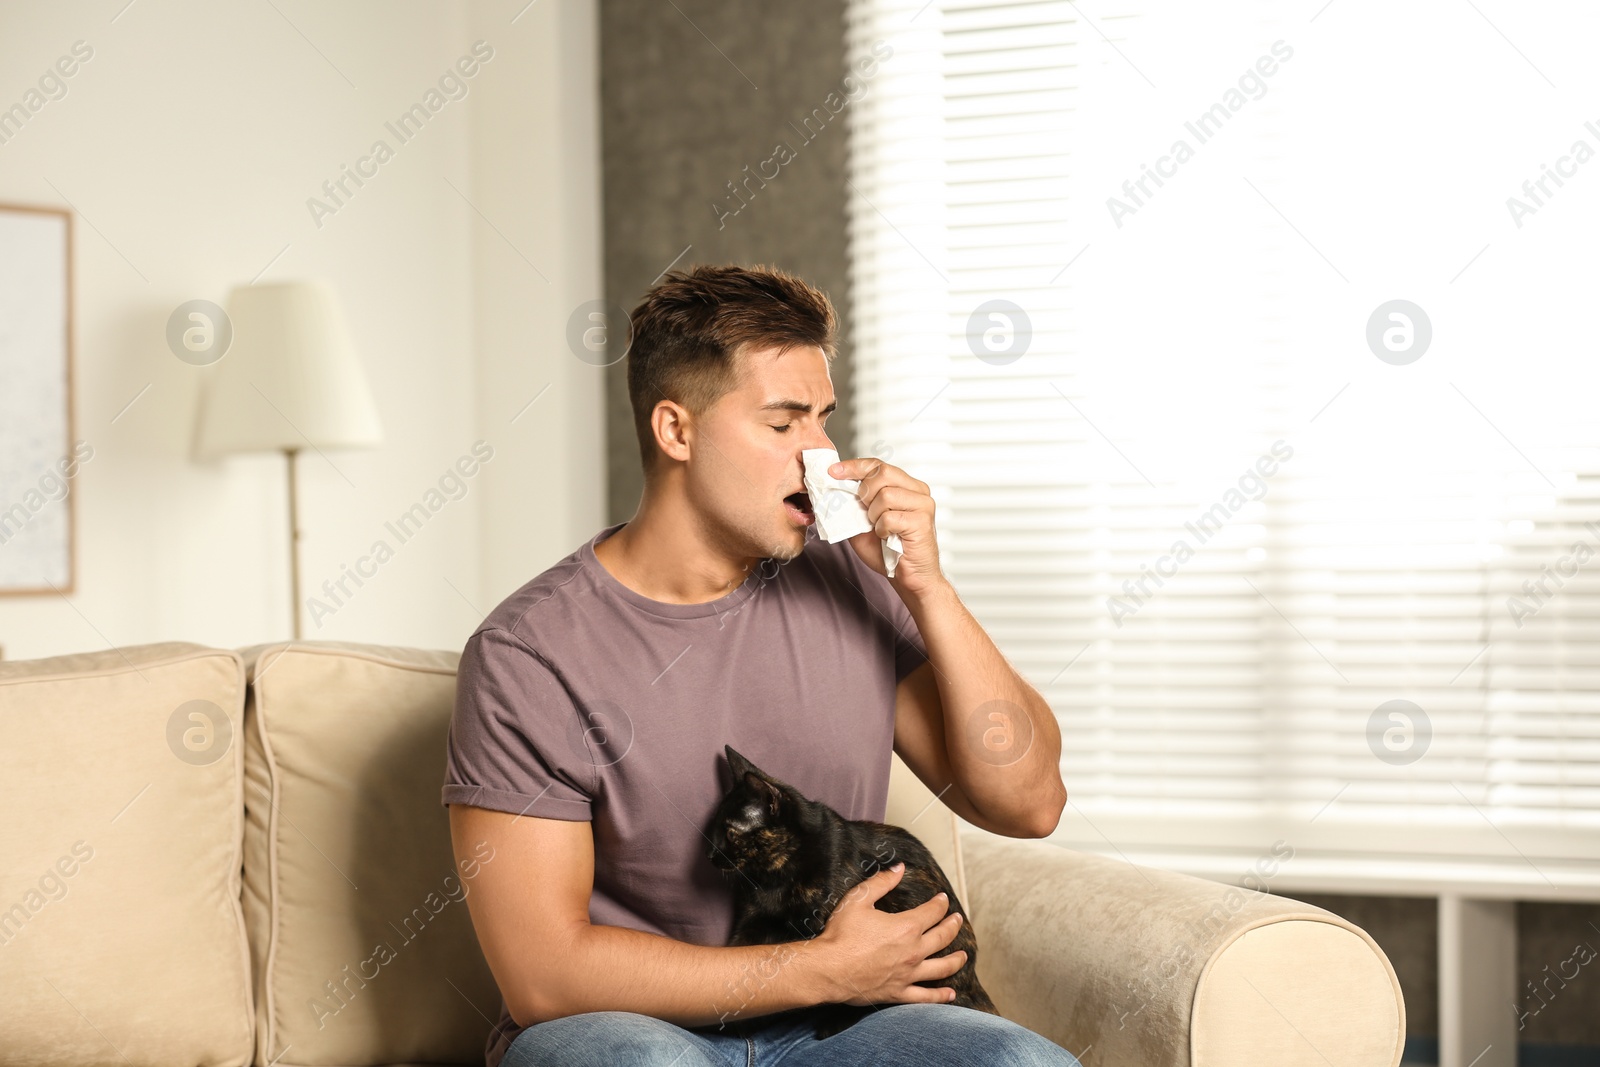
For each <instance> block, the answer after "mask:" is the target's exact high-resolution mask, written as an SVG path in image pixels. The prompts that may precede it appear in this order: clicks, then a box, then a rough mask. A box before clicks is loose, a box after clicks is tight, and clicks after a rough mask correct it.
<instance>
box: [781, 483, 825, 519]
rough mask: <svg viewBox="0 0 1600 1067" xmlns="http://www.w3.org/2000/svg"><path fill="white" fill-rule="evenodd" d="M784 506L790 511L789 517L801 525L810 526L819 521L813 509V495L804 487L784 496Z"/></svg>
mask: <svg viewBox="0 0 1600 1067" xmlns="http://www.w3.org/2000/svg"><path fill="white" fill-rule="evenodd" d="M783 506H784V508H785V509H786V510H787V511H788V512H789V518H790V519H792V520H794V521H795V522H797V523H799V524H800V525H801V526H810V525H811V524H812V523H814V522H816V521H817V516H816V513H815V512H814V511H812V510H811V497H810V495H809V494H807V493H806V491H805V490H804V489H802V490H800V491H799V492H797V493H790V494H789V495H788V496H786V497H784V498H783Z"/></svg>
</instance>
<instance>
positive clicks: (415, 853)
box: [241, 642, 500, 1067]
mask: <svg viewBox="0 0 1600 1067" xmlns="http://www.w3.org/2000/svg"><path fill="white" fill-rule="evenodd" d="M241 653H242V654H243V657H244V661H245V664H246V666H247V667H248V668H249V670H250V676H251V680H252V685H251V691H250V699H249V701H248V703H247V705H246V709H245V770H246V788H245V812H246V829H245V868H244V883H245V885H244V906H245V915H246V917H247V920H248V922H249V926H250V943H251V946H252V949H253V950H254V968H255V989H256V1021H257V1026H256V1034H257V1036H256V1046H257V1052H256V1054H257V1061H256V1062H257V1063H262V1064H265V1063H269V1062H271V1063H275V1064H277V1065H279V1067H295V1065H319V1067H320V1065H339V1067H358V1065H368V1064H398V1063H470V1064H481V1063H482V1062H483V1055H484V1044H485V1040H486V1038H487V1037H488V1033H489V1030H490V1028H491V1027H492V1025H493V1022H492V1020H493V1019H494V1018H496V1017H497V1016H498V1013H499V1009H500V994H499V990H498V988H497V987H496V986H495V982H494V977H493V975H492V974H491V973H490V971H489V967H488V965H487V964H486V963H485V962H484V960H483V955H482V953H481V952H480V950H479V948H478V942H477V938H476V936H475V935H474V933H473V928H472V922H471V917H470V916H469V914H468V912H467V906H466V896H467V894H468V893H470V892H471V889H472V878H473V877H474V876H475V875H476V874H477V871H478V868H477V866H476V865H475V864H476V862H477V861H475V860H472V859H470V858H469V859H467V860H464V861H463V862H464V863H466V864H468V866H467V867H465V868H462V869H458V868H457V865H456V862H455V860H454V857H453V854H452V851H451V845H450V824H449V814H448V812H447V811H446V810H445V809H444V808H443V807H442V806H440V804H439V786H440V783H441V782H442V781H443V776H444V761H445V741H446V736H447V734H448V731H449V725H450V711H451V707H452V705H453V703H454V699H455V680H456V663H457V660H458V659H459V654H458V653H456V652H431V651H421V650H417V649H404V648H390V647H385V646H376V645H359V644H347V643H342V642H296V643H294V644H292V645H283V644H278V645H262V646H255V647H253V648H248V649H242V650H241ZM480 858H481V859H482V861H483V862H493V856H492V851H491V852H490V853H489V854H488V855H487V856H481V857H480Z"/></svg>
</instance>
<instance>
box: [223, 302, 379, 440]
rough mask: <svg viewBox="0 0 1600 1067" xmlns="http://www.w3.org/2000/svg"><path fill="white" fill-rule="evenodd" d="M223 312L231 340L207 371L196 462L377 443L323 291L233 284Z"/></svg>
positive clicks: (356, 371) (372, 411) (369, 406)
mask: <svg viewBox="0 0 1600 1067" xmlns="http://www.w3.org/2000/svg"><path fill="white" fill-rule="evenodd" d="M227 312H228V319H229V321H230V323H231V324H232V328H233V342H232V344H231V345H230V346H229V348H228V350H227V351H226V352H225V353H224V355H223V356H222V358H221V360H219V361H218V362H217V363H216V364H215V365H214V366H212V367H211V368H210V376H209V379H208V380H207V382H206V390H205V395H204V398H203V400H202V402H201V408H200V419H199V425H198V428H197V431H196V435H195V452H196V454H197V456H199V457H200V458H202V459H210V458H214V457H216V456H221V455H225V454H227V453H230V452H259V451H269V450H270V451H279V450H283V449H299V448H356V447H363V446H369V445H377V444H381V443H382V442H383V428H382V426H381V425H380V424H379V422H378V409H377V406H376V405H375V404H374V403H373V402H372V391H371V389H369V388H368V386H367V376H366V373H365V371H364V370H363V369H362V366H361V359H360V357H359V356H358V355H357V354H356V351H355V347H354V346H353V345H352V344H351V343H350V334H349V331H348V330H347V329H346V328H345V323H344V316H343V314H342V313H341V312H340V310H339V302H338V298H337V297H336V295H335V293H334V291H333V287H332V286H331V285H329V284H328V283H327V282H325V281H321V280H315V279H308V280H300V281H287V282H268V283H264V284H261V285H241V286H238V287H236V288H235V289H234V290H233V292H232V293H230V294H229V296H228V308H227Z"/></svg>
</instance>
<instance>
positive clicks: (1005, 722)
mask: <svg viewBox="0 0 1600 1067" xmlns="http://www.w3.org/2000/svg"><path fill="white" fill-rule="evenodd" d="M891 581H893V579H891ZM900 596H901V599H902V600H903V601H904V602H905V605H906V607H907V608H908V609H909V610H910V612H911V617H912V619H914V620H915V621H916V624H917V630H918V631H919V632H920V633H921V635H922V640H923V644H924V645H926V646H927V649H928V662H926V663H924V664H922V665H921V666H920V667H918V668H917V669H916V670H914V671H912V672H911V673H910V674H908V675H906V676H905V677H904V678H902V679H901V680H900V684H899V686H898V687H897V688H896V690H895V714H894V749H895V751H896V752H897V753H899V754H900V758H901V759H902V760H904V761H905V764H906V766H907V767H909V768H911V770H912V771H913V772H914V773H915V774H916V775H917V777H918V778H921V779H922V780H923V782H925V783H927V785H928V788H930V789H932V790H933V791H934V792H935V793H938V794H939V795H940V796H939V799H941V800H942V801H944V803H945V804H946V805H947V806H948V807H949V808H950V810H951V811H954V812H955V813H956V814H957V815H959V816H961V817H962V818H963V819H966V820H967V821H968V822H970V823H972V824H973V825H974V826H978V827H982V828H983V829H985V830H989V831H991V832H993V833H997V834H1004V835H1005V836H1007V837H1046V836H1048V835H1049V834H1050V832H1051V831H1053V830H1054V829H1055V828H1056V824H1057V823H1058V822H1060V821H1061V812H1062V809H1063V808H1064V807H1065V806H1066V802H1067V790H1066V787H1065V786H1064V785H1063V784H1062V782H1061V766H1060V765H1061V729H1060V727H1059V726H1058V725H1057V724H1056V717H1055V713H1054V712H1053V711H1052V710H1051V709H1050V705H1049V703H1048V702H1047V701H1046V700H1045V699H1044V697H1043V696H1042V695H1041V694H1040V693H1039V691H1038V690H1036V689H1034V688H1033V686H1031V685H1029V684H1028V682H1027V681H1026V680H1025V679H1024V678H1023V677H1022V676H1021V675H1020V674H1018V673H1017V672H1016V670H1015V669H1013V668H1012V666H1011V664H1010V663H1008V662H1007V661H1006V658H1005V656H1004V655H1003V654H1002V653H1001V652H1000V650H999V649H998V648H996V647H995V644H994V642H993V641H992V640H990V638H989V635H988V634H987V633H985V632H984V629H983V627H982V626H980V625H979V624H978V620H977V619H975V618H973V616H972V613H971V612H970V611H968V610H967V606H966V605H965V604H963V603H961V598H960V597H959V596H957V595H956V591H955V587H954V586H952V585H951V584H950V583H949V582H947V581H946V582H942V583H935V584H933V585H932V586H930V587H929V588H928V589H926V590H924V591H922V592H918V593H907V592H905V591H900Z"/></svg>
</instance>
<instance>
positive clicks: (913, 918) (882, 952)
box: [813, 863, 967, 1005]
mask: <svg viewBox="0 0 1600 1067" xmlns="http://www.w3.org/2000/svg"><path fill="white" fill-rule="evenodd" d="M904 873H905V865H904V864H903V863H897V864H895V865H894V866H893V867H890V868H888V869H887V870H882V871H879V872H878V873H876V874H874V875H872V876H871V877H869V878H867V879H866V880H865V881H863V882H861V883H860V884H858V885H856V886H854V887H853V888H852V889H851V890H850V892H848V893H846V894H845V897H844V899H843V900H842V901H840V902H839V906H838V907H836V908H835V909H834V910H833V914H832V915H831V916H829V917H828V925H827V926H826V927H825V928H824V929H823V931H822V933H821V934H818V935H817V937H816V938H815V939H814V940H813V944H815V945H816V946H817V948H818V949H819V950H820V953H819V955H821V957H822V960H823V966H822V968H821V970H822V972H823V974H824V975H825V976H826V977H827V979H828V980H830V981H831V982H832V983H833V986H834V995H833V996H830V997H829V998H828V1000H827V1001H825V1003H842V1004H859V1005H867V1004H915V1003H927V1004H947V1003H949V1002H950V1001H952V1000H954V999H955V997H956V992H955V990H954V989H952V988H951V987H949V986H937V987H929V986H921V985H917V984H916V983H917V982H925V981H928V980H930V979H933V980H937V979H940V978H949V977H950V976H951V975H953V974H955V973H956V972H957V971H959V970H960V969H961V968H962V966H963V965H964V964H965V963H966V962H967V954H966V953H965V952H962V951H960V950H957V951H955V952H952V953H950V954H949V955H946V956H937V957H934V958H933V959H929V958H928V957H929V956H930V955H931V954H932V953H935V952H938V951H939V950H941V949H943V948H945V947H947V946H948V945H949V944H950V942H951V941H953V940H954V939H955V936H956V932H957V931H958V930H959V929H960V928H961V913H960V912H950V913H949V914H946V912H948V911H949V908H950V901H949V899H948V898H947V897H946V896H945V894H943V893H940V894H939V895H938V896H936V897H933V898H932V899H930V900H926V901H924V902H923V903H921V904H918V905H917V906H916V907H914V908H911V909H910V910H908V911H900V912H890V911H879V910H878V909H877V908H876V907H875V906H874V905H875V904H876V903H877V901H878V898H880V897H882V896H883V895H884V894H885V893H887V892H889V890H891V889H893V888H894V887H895V886H896V885H898V884H899V883H900V878H901V876H902V875H904Z"/></svg>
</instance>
